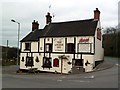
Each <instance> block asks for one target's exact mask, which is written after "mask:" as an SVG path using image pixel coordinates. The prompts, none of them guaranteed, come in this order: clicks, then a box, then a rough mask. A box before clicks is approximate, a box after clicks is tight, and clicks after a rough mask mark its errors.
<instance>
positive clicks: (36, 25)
mask: <svg viewBox="0 0 120 90" xmlns="http://www.w3.org/2000/svg"><path fill="white" fill-rule="evenodd" d="M38 29H39V23H38V21H36V22H35V20H34V21H33V22H32V31H34V30H38Z"/></svg>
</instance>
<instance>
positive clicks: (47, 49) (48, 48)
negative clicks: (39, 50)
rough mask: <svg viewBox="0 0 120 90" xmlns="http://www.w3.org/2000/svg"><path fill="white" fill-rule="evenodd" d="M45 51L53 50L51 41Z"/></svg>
mask: <svg viewBox="0 0 120 90" xmlns="http://www.w3.org/2000/svg"><path fill="white" fill-rule="evenodd" d="M45 51H46V52H52V44H51V43H49V44H46V45H45Z"/></svg>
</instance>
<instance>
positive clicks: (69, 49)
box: [66, 43, 75, 53]
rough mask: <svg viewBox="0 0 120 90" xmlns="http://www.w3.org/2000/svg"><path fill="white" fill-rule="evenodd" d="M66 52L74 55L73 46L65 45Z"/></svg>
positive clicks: (71, 44) (70, 44) (72, 44)
mask: <svg viewBox="0 0 120 90" xmlns="http://www.w3.org/2000/svg"><path fill="white" fill-rule="evenodd" d="M66 52H70V53H74V52H75V44H74V43H67V45H66Z"/></svg>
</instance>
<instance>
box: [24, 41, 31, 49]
mask: <svg viewBox="0 0 120 90" xmlns="http://www.w3.org/2000/svg"><path fill="white" fill-rule="evenodd" d="M27 45H28V46H27ZM30 49H31V43H29V42H27V43H25V49H24V50H30Z"/></svg>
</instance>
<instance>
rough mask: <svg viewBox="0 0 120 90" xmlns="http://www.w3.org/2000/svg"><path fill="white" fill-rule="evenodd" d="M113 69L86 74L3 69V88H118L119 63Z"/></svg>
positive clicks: (115, 63)
mask: <svg viewBox="0 0 120 90" xmlns="http://www.w3.org/2000/svg"><path fill="white" fill-rule="evenodd" d="M105 60H109V61H110V62H112V63H114V66H113V67H112V68H109V69H106V70H102V71H97V72H91V73H84V74H70V75H61V74H52V73H39V74H25V73H24V74H16V73H15V71H16V69H18V67H17V66H10V67H3V68H2V69H3V75H2V88H118V66H119V64H118V62H117V59H116V58H109V57H106V58H105Z"/></svg>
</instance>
